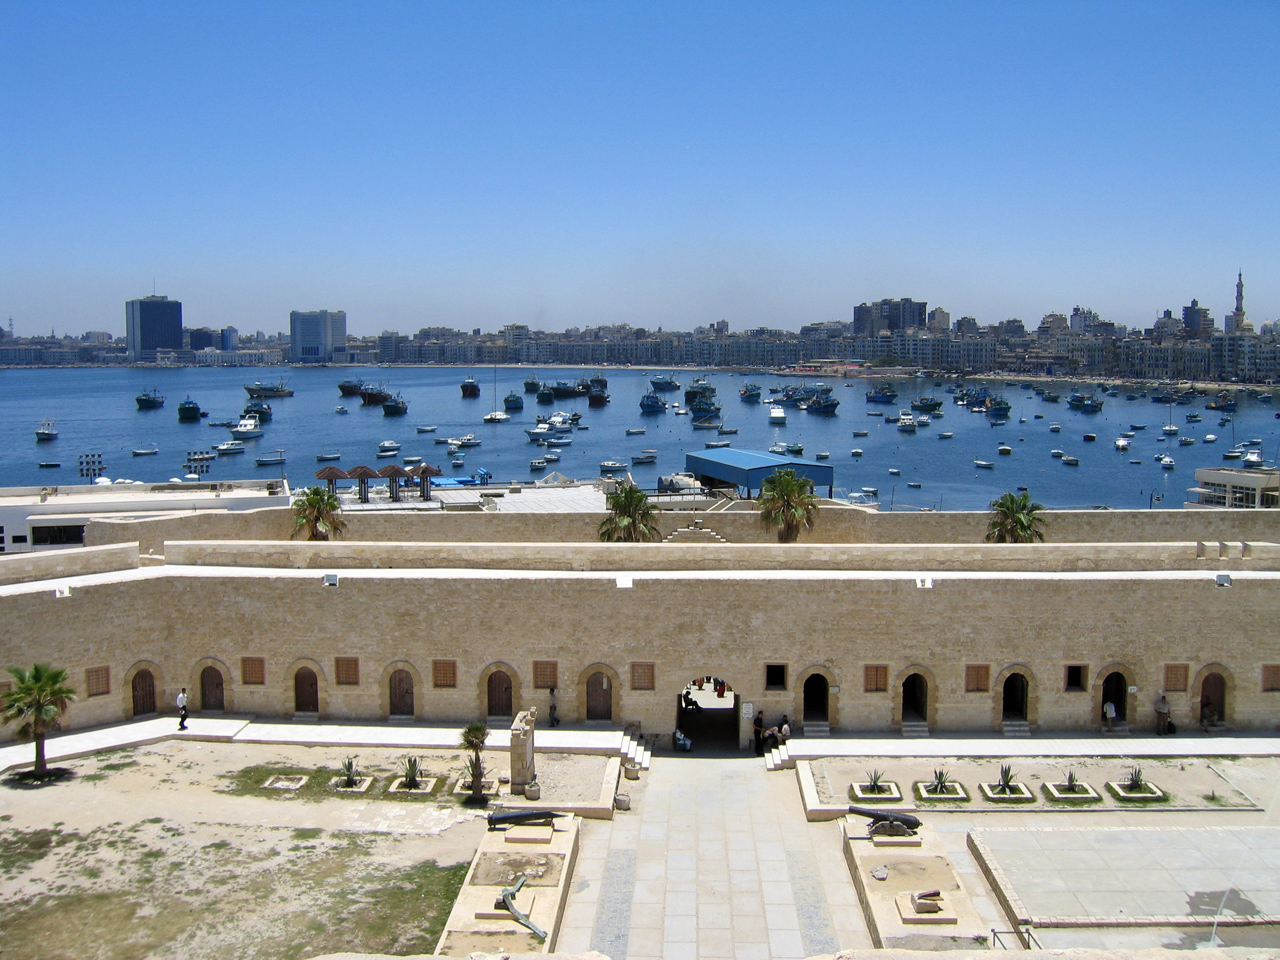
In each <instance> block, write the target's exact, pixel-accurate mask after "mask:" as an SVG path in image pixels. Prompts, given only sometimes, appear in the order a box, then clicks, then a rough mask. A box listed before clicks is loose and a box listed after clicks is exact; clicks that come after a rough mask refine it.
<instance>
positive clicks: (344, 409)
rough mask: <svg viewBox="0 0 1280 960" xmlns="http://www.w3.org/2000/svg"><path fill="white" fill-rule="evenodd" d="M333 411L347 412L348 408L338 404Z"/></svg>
mask: <svg viewBox="0 0 1280 960" xmlns="http://www.w3.org/2000/svg"><path fill="white" fill-rule="evenodd" d="M333 412H334V413H346V412H347V408H346V407H344V406H341V405H339V406H336V407H334V408H333Z"/></svg>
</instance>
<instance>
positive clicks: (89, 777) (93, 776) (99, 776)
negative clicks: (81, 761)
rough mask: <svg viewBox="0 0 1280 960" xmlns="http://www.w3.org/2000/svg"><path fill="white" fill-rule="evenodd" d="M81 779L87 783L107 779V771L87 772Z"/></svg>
mask: <svg viewBox="0 0 1280 960" xmlns="http://www.w3.org/2000/svg"><path fill="white" fill-rule="evenodd" d="M80 779H81V780H83V781H84V782H85V783H97V782H98V781H99V780H105V779H107V775H106V774H105V773H86V774H85V775H84V776H82V777H80Z"/></svg>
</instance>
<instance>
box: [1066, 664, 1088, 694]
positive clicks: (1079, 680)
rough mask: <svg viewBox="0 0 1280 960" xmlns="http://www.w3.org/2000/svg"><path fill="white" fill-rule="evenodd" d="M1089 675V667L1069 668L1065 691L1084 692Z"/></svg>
mask: <svg viewBox="0 0 1280 960" xmlns="http://www.w3.org/2000/svg"><path fill="white" fill-rule="evenodd" d="M1087 674H1088V668H1087V667H1083V666H1075V665H1072V666H1069V667H1067V671H1066V678H1065V679H1064V681H1063V689H1064V690H1075V691H1080V690H1083V689H1084V685H1085V682H1086V681H1087V680H1088V676H1087Z"/></svg>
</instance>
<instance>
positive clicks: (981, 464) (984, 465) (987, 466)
mask: <svg viewBox="0 0 1280 960" xmlns="http://www.w3.org/2000/svg"><path fill="white" fill-rule="evenodd" d="M973 465H974V466H975V467H977V468H978V469H979V470H994V469H995V468H996V465H995V464H994V463H992V462H991V461H990V460H975V461H973Z"/></svg>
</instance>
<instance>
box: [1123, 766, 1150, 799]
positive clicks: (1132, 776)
mask: <svg viewBox="0 0 1280 960" xmlns="http://www.w3.org/2000/svg"><path fill="white" fill-rule="evenodd" d="M1146 786H1147V781H1146V778H1144V777H1143V776H1142V768H1141V767H1139V766H1132V767H1130V768H1129V773H1128V775H1127V776H1126V777H1125V781H1124V788H1125V789H1126V790H1128V791H1129V792H1130V793H1136V792H1137V791H1139V790H1143V789H1145V788H1146Z"/></svg>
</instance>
